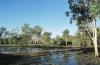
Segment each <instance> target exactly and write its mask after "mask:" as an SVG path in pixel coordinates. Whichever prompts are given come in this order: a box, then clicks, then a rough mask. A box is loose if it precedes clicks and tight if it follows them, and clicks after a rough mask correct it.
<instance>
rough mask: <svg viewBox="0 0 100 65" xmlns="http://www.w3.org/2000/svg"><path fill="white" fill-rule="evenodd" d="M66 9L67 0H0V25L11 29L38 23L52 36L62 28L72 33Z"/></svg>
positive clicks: (73, 26)
mask: <svg viewBox="0 0 100 65" xmlns="http://www.w3.org/2000/svg"><path fill="white" fill-rule="evenodd" d="M66 10H68V4H67V0H0V26H2V25H3V26H6V27H7V29H13V28H20V27H21V26H22V25H23V24H24V23H29V24H30V26H31V27H33V26H34V25H40V26H41V27H43V29H44V31H48V32H52V35H53V36H56V35H59V34H60V35H61V34H62V31H63V30H64V29H69V30H70V34H74V33H75V32H76V26H75V24H74V23H73V24H72V25H70V24H69V18H68V17H65V15H64V12H65V11H66ZM97 24H98V26H99V24H100V23H97Z"/></svg>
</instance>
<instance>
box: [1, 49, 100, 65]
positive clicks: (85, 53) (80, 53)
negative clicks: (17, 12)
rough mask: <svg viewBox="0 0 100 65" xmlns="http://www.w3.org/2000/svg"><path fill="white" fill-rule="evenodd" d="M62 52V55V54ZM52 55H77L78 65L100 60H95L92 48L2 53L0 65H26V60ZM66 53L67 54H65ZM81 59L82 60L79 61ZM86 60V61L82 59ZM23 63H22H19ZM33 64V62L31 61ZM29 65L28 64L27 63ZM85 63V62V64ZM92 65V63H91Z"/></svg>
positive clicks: (99, 59)
mask: <svg viewBox="0 0 100 65" xmlns="http://www.w3.org/2000/svg"><path fill="white" fill-rule="evenodd" d="M62 52H64V53H62ZM53 53H54V55H55V54H58V55H59V54H60V53H62V54H65V57H67V56H69V55H70V54H71V53H75V54H76V55H77V57H76V58H77V60H78V63H79V65H80V63H82V60H83V61H84V62H86V60H89V59H93V60H91V61H90V60H89V63H90V62H92V61H93V62H94V61H95V60H97V61H96V62H99V61H100V58H97V59H96V58H95V57H94V50H93V48H68V49H55V50H54V49H53V50H40V51H31V52H29V51H24V52H16V53H13V54H4V53H0V65H1V64H2V65H8V64H14V65H15V63H17V65H23V64H27V63H28V61H31V60H28V59H27V60H26V61H27V62H25V63H23V62H24V61H25V59H26V58H32V60H34V58H38V57H44V56H48V55H52V54H53ZM66 53H67V54H66ZM22 58H24V59H23V60H21V59H22ZM80 58H82V59H80ZM83 58H86V59H83ZM21 61H23V62H21ZM32 62H33V61H32ZM29 63H30V62H29ZM86 63H87V62H86ZM92 64H93V63H92Z"/></svg>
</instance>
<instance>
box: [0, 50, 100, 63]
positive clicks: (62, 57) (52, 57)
mask: <svg viewBox="0 0 100 65" xmlns="http://www.w3.org/2000/svg"><path fill="white" fill-rule="evenodd" d="M12 49H13V50H14V48H12ZM4 50H5V49H3V50H2V52H3V51H4ZM15 50H18V49H15ZM24 50H25V49H24ZM27 50H29V51H32V50H36V51H43V49H38V48H37V49H34V48H29V49H27ZM58 50H61V49H58ZM7 51H8V52H10V51H11V52H15V51H12V50H11V49H8V50H7V49H6V54H7ZM25 51H26V50H25ZM48 51H50V50H48ZM76 52H77V51H76ZM76 52H72V51H67V50H61V51H59V52H58V51H57V52H56V51H52V50H51V51H50V52H49V53H47V54H46V55H42V56H38V57H37V56H23V57H19V58H17V59H16V58H13V60H11V62H9V61H8V62H7V63H6V62H5V60H2V59H1V58H0V65H100V59H97V60H95V59H94V58H93V57H92V56H91V55H90V54H89V55H88V54H77V53H76ZM4 53H5V52H4ZM1 60H2V61H3V62H4V64H1V63H2V61H1ZM8 60H9V59H8Z"/></svg>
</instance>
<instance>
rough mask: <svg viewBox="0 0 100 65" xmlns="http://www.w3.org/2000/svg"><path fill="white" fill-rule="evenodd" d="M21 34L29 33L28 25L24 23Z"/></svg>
mask: <svg viewBox="0 0 100 65" xmlns="http://www.w3.org/2000/svg"><path fill="white" fill-rule="evenodd" d="M22 32H23V33H24V34H28V33H30V27H29V24H26V23H25V24H24V25H23V26H22Z"/></svg>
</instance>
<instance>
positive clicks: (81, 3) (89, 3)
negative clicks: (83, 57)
mask: <svg viewBox="0 0 100 65" xmlns="http://www.w3.org/2000/svg"><path fill="white" fill-rule="evenodd" d="M68 3H69V8H70V10H71V14H72V17H71V22H70V23H72V20H77V26H78V27H79V28H80V29H81V31H87V32H88V35H89V36H90V38H91V39H92V41H93V44H94V49H95V57H98V56H99V55H98V47H97V46H98V45H97V28H96V18H97V17H98V15H99V14H100V7H99V5H100V1H99V0H68ZM66 14H67V15H69V12H66ZM91 24H92V25H91ZM89 31H92V34H91V33H90V32H89Z"/></svg>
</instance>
